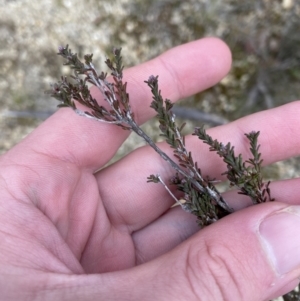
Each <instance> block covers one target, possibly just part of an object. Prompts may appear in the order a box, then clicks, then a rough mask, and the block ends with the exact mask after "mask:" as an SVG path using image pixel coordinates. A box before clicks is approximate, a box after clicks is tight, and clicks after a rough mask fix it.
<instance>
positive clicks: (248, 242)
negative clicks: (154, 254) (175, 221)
mask: <svg viewBox="0 0 300 301" xmlns="http://www.w3.org/2000/svg"><path fill="white" fill-rule="evenodd" d="M299 227H300V208H299V207H298V206H291V207H288V206H286V205H283V204H281V203H276V202H274V203H267V204H261V205H258V206H253V207H251V208H247V209H244V210H241V211H239V212H237V213H234V214H232V215H230V216H228V217H225V218H224V219H222V220H221V221H219V222H218V223H215V224H213V225H211V226H209V227H207V228H205V229H204V230H203V231H201V232H198V233H197V234H195V235H194V236H192V237H191V238H190V239H189V240H187V241H186V242H185V243H183V244H181V245H179V246H178V247H177V248H175V249H174V250H172V251H171V252H168V253H167V254H165V255H164V256H161V257H159V258H157V259H155V260H152V261H150V262H148V263H147V264H143V265H140V266H138V267H136V268H133V269H130V270H124V271H121V272H116V273H108V274H104V275H90V276H88V277H87V276H84V275H79V276H78V277H76V279H74V277H69V278H68V277H65V279H63V280H62V279H59V280H58V279H55V280H56V282H55V281H54V280H53V279H52V281H49V282H48V285H49V284H51V285H53V287H60V288H61V286H60V285H58V284H59V281H63V283H64V284H65V285H66V286H67V287H68V295H67V296H68V298H69V299H66V300H79V299H80V298H81V300H82V299H84V300H94V299H96V298H97V297H98V296H101V297H102V298H104V299H107V300H119V299H120V298H121V299H125V300H148V299H152V300H216V301H218V300H245V301H247V300H249V301H251V300H270V299H272V298H275V297H278V296H280V295H282V294H284V293H287V292H288V291H289V290H291V289H293V288H294V287H295V286H296V284H297V283H298V282H299V280H298V277H299V273H300V259H299V256H298V253H299V248H300V239H299V238H298V229H299ZM150 247H151V246H150V245H149V248H150ZM287 254H289V256H287ZM76 283H77V284H76ZM99 283H101V285H99ZM133 287H134V289H132V288H133ZM70 288H71V289H70ZM116 288H117V289H116ZM60 293H61V294H63V293H64V289H61V290H60ZM64 296H65V295H64ZM78 296H80V297H78ZM149 296H150V297H149ZM105 297H106V298H105ZM76 298H77V299H76Z"/></svg>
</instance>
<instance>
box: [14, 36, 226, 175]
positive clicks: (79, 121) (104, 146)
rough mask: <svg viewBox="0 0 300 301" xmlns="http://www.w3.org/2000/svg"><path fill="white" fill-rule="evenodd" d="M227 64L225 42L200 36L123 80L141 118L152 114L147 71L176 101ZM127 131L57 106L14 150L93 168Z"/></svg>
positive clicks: (210, 79)
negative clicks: (57, 108) (30, 151)
mask: <svg viewBox="0 0 300 301" xmlns="http://www.w3.org/2000/svg"><path fill="white" fill-rule="evenodd" d="M230 64H231V56H230V52H229V50H228V48H227V46H226V45H225V44H224V43H223V42H222V41H220V40H218V39H214V38H206V39H202V40H198V41H195V42H191V43H188V44H185V45H181V46H178V47H176V48H174V49H171V50H169V51H167V52H166V53H164V54H162V55H161V56H159V57H157V58H155V59H153V60H151V61H149V62H147V63H144V64H142V65H140V66H137V67H133V68H130V69H128V70H127V71H125V81H127V82H128V92H129V93H130V102H131V105H132V107H133V111H134V113H135V115H136V116H137V120H138V122H139V123H143V122H145V121H146V120H147V119H149V118H151V117H152V116H153V115H154V111H153V110H152V109H150V108H149V105H150V102H151V98H152V96H151V95H150V89H149V88H148V87H147V85H146V84H145V83H144V80H147V79H148V77H149V76H150V75H152V74H155V75H159V81H160V88H161V90H162V92H163V95H164V97H167V98H170V99H171V100H172V101H177V100H178V99H180V98H182V97H187V96H189V95H192V94H194V93H196V92H198V91H201V90H203V89H206V88H208V87H210V86H212V85H214V84H216V83H217V82H218V81H219V80H221V79H222V78H223V77H224V75H225V74H226V73H227V72H228V70H229V68H230ZM99 101H100V102H101V99H100V100H99ZM128 135H129V132H128V131H124V130H122V129H120V128H118V127H117V126H114V125H108V124H103V123H100V122H96V121H94V120H89V119H86V118H82V117H80V116H77V115H75V114H74V112H73V111H71V110H70V109H61V110H59V111H58V112H57V113H56V114H54V115H53V116H51V117H50V118H49V119H48V120H47V121H46V122H44V123H43V124H42V125H41V126H40V127H39V128H38V129H37V130H35V131H34V132H33V133H32V134H31V135H30V136H29V137H28V138H27V139H26V141H25V142H24V143H22V145H20V146H19V151H21V150H22V153H26V151H25V150H24V149H26V148H31V149H32V148H33V149H34V150H35V151H36V152H38V153H42V154H47V155H51V157H55V158H59V159H63V160H64V161H65V160H69V161H70V160H71V161H72V162H75V163H76V164H77V165H79V166H82V167H84V168H91V169H92V170H96V169H98V168H99V167H101V166H102V165H103V164H105V163H106V162H107V161H108V160H109V159H110V158H111V157H112V156H113V155H114V153H115V152H116V151H117V149H118V148H119V146H120V145H121V144H122V142H123V141H124V140H125V139H126V137H127V136H128ZM36 141H38V143H37V142H36Z"/></svg>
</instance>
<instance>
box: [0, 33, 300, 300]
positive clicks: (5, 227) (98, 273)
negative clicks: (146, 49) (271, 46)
mask: <svg viewBox="0 0 300 301" xmlns="http://www.w3.org/2000/svg"><path fill="white" fill-rule="evenodd" d="M230 64H231V56H230V52H229V50H228V48H227V47H226V46H225V45H224V44H223V43H222V42H221V41H219V40H217V39H212V38H207V39H202V40H199V41H195V42H192V43H189V44H186V45H182V46H179V47H177V48H174V49H172V50H170V51H168V52H166V53H165V54H163V55H161V56H160V57H158V58H156V59H154V60H152V61H149V62H147V63H145V64H142V65H140V66H138V67H134V68H130V69H128V70H127V71H126V72H125V78H126V81H127V82H128V88H129V93H130V95H131V104H132V107H133V111H134V112H135V116H136V117H137V119H138V121H139V123H143V122H145V121H146V120H147V119H149V118H151V117H152V116H153V110H151V109H150V108H149V104H150V101H151V95H150V92H149V91H148V88H147V86H146V85H144V84H143V81H144V80H145V79H147V78H148V76H149V75H150V74H159V78H160V87H161V89H162V94H163V95H164V97H167V98H169V99H171V100H172V101H176V100H178V99H180V98H183V97H187V96H189V95H192V94H194V93H196V92H198V91H201V90H204V89H206V88H208V87H210V86H212V85H214V84H215V83H217V82H218V81H219V80H221V79H222V77H223V76H224V75H225V74H226V73H227V72H228V70H229V68H230ZM95 93H97V92H95ZM98 96H99V95H98ZM99 101H100V102H101V97H100V96H99ZM298 108H299V103H297V102H295V103H292V104H288V105H286V106H283V107H280V108H277V109H273V110H270V111H266V112H261V113H258V114H255V115H252V116H248V117H245V118H243V119H240V120H238V121H236V122H232V123H230V124H228V125H225V126H222V127H217V128H214V129H211V130H210V131H209V133H210V134H211V135H212V136H213V137H215V138H217V139H219V140H220V141H224V142H227V141H230V142H232V143H233V145H235V146H236V150H237V152H241V153H243V154H244V155H247V151H248V150H247V148H245V143H244V142H245V138H244V133H247V132H250V131H251V130H260V131H261V135H260V143H261V152H262V155H263V158H264V163H265V164H270V163H273V162H276V161H279V160H282V159H285V158H288V157H291V156H295V155H298V154H299V149H300V147H299V146H300V138H299V139H297V129H298V128H299V124H300V121H299V118H298V117H297V110H298ZM127 136H128V132H127V131H124V130H122V129H120V128H118V127H116V126H114V125H108V124H102V123H98V122H94V121H92V120H88V119H85V118H81V117H79V116H77V115H75V114H74V112H73V111H72V110H70V109H60V110H59V111H58V112H57V113H55V114H54V115H53V116H51V117H50V118H49V119H48V120H46V121H45V122H44V123H43V124H42V125H40V126H39V127H38V128H37V129H36V130H35V131H34V132H33V133H31V134H30V135H29V136H28V137H27V138H26V139H24V140H23V141H22V142H21V143H19V144H18V145H17V146H15V147H14V148H12V149H11V150H10V151H9V152H7V153H6V154H4V155H3V156H2V157H0V195H1V198H0V292H1V295H0V300H112V301H113V300H251V301H252V300H269V299H270V298H271V297H275V296H278V295H281V294H283V293H285V292H287V291H289V290H291V289H292V288H293V287H294V286H296V284H297V283H298V279H297V277H298V276H299V274H300V269H299V267H300V259H299V257H297V255H298V249H299V246H300V240H299V239H297V236H296V234H297V230H298V228H299V225H300V218H299V216H300V207H298V206H297V204H298V203H299V199H298V195H299V193H298V191H299V192H300V185H298V184H299V183H298V180H297V179H294V180H288V181H280V182H276V183H272V184H271V189H272V197H275V198H276V200H277V201H278V202H272V203H266V204H262V205H257V206H253V207H251V208H246V209H243V210H241V211H239V212H236V213H234V214H231V215H230V216H227V217H225V218H224V219H222V220H220V221H218V222H217V223H215V224H213V225H211V226H209V227H207V228H205V229H203V230H200V231H198V226H197V224H196V222H195V219H194V217H193V216H192V215H190V214H188V213H185V212H184V211H182V210H181V209H180V208H178V207H177V208H172V209H170V206H171V205H172V199H170V197H169V195H168V194H167V193H166V191H165V190H164V188H163V187H161V186H159V185H155V184H147V183H146V178H147V176H148V175H149V174H151V173H159V174H161V175H162V176H163V177H164V178H168V177H170V176H171V174H172V173H173V171H172V170H170V169H169V167H168V165H167V164H165V163H164V162H163V161H162V159H161V158H160V157H159V156H158V155H157V154H156V153H155V152H153V150H152V149H150V148H149V147H143V148H140V149H138V150H136V151H134V152H132V153H131V154H130V155H128V156H126V157H125V158H123V159H122V160H120V161H119V162H117V163H115V164H113V165H111V166H109V167H107V168H104V169H102V170H101V171H99V172H96V171H97V170H99V168H101V167H102V166H104V165H105V163H107V162H108V161H109V159H110V158H111V157H112V156H113V155H114V153H115V152H116V151H117V149H118V148H119V146H120V145H121V144H122V142H123V141H124V140H125V139H126V138H127ZM283 137H284V142H283ZM186 143H187V146H188V148H189V149H191V150H194V157H195V158H196V159H198V161H199V163H200V165H201V169H202V172H203V174H207V175H209V176H210V177H213V178H214V177H215V178H218V177H219V175H220V174H221V173H222V172H223V171H224V170H225V167H224V165H222V163H220V161H218V160H216V159H215V155H214V154H210V153H209V152H208V151H207V146H205V145H202V144H201V143H200V142H199V140H198V139H197V138H196V137H188V138H187V140H186ZM162 148H165V150H166V152H167V151H169V150H168V146H164V144H162ZM197 157H198V158H197ZM225 198H226V200H227V201H228V202H229V203H230V205H231V206H232V207H234V208H235V209H242V208H243V207H246V206H247V204H246V203H245V201H244V198H242V197H241V196H240V195H236V194H234V193H227V194H225ZM294 205H295V206H294ZM196 232H197V233H196ZM193 234H194V235H193ZM190 236H191V237H190ZM188 237H190V238H189V239H187V238H188Z"/></svg>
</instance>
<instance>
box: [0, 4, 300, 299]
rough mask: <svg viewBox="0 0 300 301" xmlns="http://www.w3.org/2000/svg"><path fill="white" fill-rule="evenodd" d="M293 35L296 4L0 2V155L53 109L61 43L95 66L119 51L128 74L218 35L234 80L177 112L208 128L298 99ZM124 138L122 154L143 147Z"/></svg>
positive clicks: (280, 172)
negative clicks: (165, 54) (182, 47)
mask: <svg viewBox="0 0 300 301" xmlns="http://www.w3.org/2000/svg"><path fill="white" fill-rule="evenodd" d="M299 28H300V1H298V0H280V1H279V0H272V1H271V0H253V1H239V0H185V1H181V0H159V1H156V0H131V1H130V0H116V1H111V0H101V1H96V0H86V1H79V0H73V1H71V0H52V1H51V0H43V1H36V0H30V1H29V0H23V1H22V0H0V154H1V153H4V152H5V151H7V150H8V149H9V148H10V147H12V146H13V145H14V144H15V143H17V142H18V141H19V140H20V139H22V138H23V137H24V136H26V135H27V134H28V133H29V132H31V131H32V130H33V129H34V128H35V127H37V126H38V124H39V123H40V122H42V120H43V119H45V118H46V117H47V116H49V114H51V113H53V112H54V111H55V107H56V105H57V103H56V102H55V101H54V100H53V99H51V98H49V96H47V95H45V94H44V91H45V90H46V89H48V88H49V84H50V83H51V82H55V81H56V80H57V79H58V78H59V77H60V75H61V74H66V72H67V71H66V69H65V68H64V67H62V61H61V59H60V58H59V57H57V56H56V51H57V47H58V46H59V45H65V44H67V43H68V44H69V45H70V47H71V48H72V49H73V50H75V51H77V52H78V54H79V55H83V54H85V53H91V52H92V53H94V58H95V60H96V61H97V65H98V66H99V68H101V67H104V66H103V58H104V57H105V54H106V53H109V52H110V51H111V48H112V47H113V46H118V47H119V46H120V47H122V48H123V56H124V63H125V64H126V65H127V66H130V65H134V64H137V63H140V62H143V61H145V60H148V59H150V58H153V57H155V56H156V55H158V54H160V53H161V52H163V51H165V50H167V49H169V48H171V47H173V46H176V45H180V44H182V43H186V42H189V41H192V40H195V39H199V38H202V37H204V36H217V37H220V38H221V39H223V40H224V41H225V42H226V43H227V44H228V45H229V47H230V49H231V51H232V53H233V66H232V70H231V72H230V74H229V75H228V76H227V77H226V78H225V79H223V80H222V81H221V83H219V84H218V85H216V86H215V87H212V88H211V89H209V90H207V91H205V92H203V93H201V94H199V95H194V96H193V97H190V98H189V99H186V100H185V101H184V102H181V104H179V106H180V107H181V108H179V109H178V115H179V116H185V118H190V119H195V117H193V116H191V115H190V111H188V110H187V111H185V109H186V108H193V111H195V112H199V114H200V115H199V116H200V117H199V116H198V117H196V119H197V118H198V120H196V121H194V122H191V126H193V125H195V124H199V122H203V121H205V122H207V123H208V124H212V125H213V124H217V123H218V122H219V123H222V122H226V120H227V121H230V120H234V119H237V118H239V117H241V116H244V115H247V114H250V113H252V112H256V111H259V110H264V109H269V108H272V107H276V106H279V105H282V104H284V103H287V102H289V101H293V100H296V99H299V98H300V97H299V95H300V85H299V80H300V68H299V66H300V47H299V45H300V35H299ZM184 114H185V115H184ZM201 114H202V115H201ZM210 114H214V115H210ZM201 116H202V117H201ZM203 116H204V119H203ZM205 118H206V119H205ZM213 118H217V120H218V121H217V122H216V123H214V121H212V120H213ZM207 120H208V121H207ZM210 121H211V122H210ZM151 126H152V125H151V124H150V127H151ZM130 139H131V140H130ZM130 139H129V142H127V144H125V145H124V146H123V148H122V149H121V152H120V154H119V156H122V155H124V153H126V152H128V151H130V149H132V148H133V147H136V146H137V145H139V143H141V142H139V141H137V140H135V139H136V138H134V137H133V138H130ZM299 163H300V162H299V159H297V158H295V159H291V160H289V161H287V162H285V164H280V163H279V164H277V165H275V167H271V168H269V169H268V175H269V177H271V178H278V177H284V178H285V177H289V178H290V177H295V176H298V175H299V171H298V169H297V168H295V166H299ZM286 300H288V299H286ZM289 300H296V299H289ZM297 300H298V299H297Z"/></svg>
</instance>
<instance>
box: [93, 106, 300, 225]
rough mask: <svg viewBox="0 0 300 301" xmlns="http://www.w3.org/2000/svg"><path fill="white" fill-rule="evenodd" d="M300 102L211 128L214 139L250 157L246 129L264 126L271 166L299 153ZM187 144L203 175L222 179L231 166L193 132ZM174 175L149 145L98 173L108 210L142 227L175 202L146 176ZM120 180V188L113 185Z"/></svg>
mask: <svg viewBox="0 0 300 301" xmlns="http://www.w3.org/2000/svg"><path fill="white" fill-rule="evenodd" d="M299 106H300V102H294V103H290V104H287V105H284V106H282V107H279V108H276V109H272V110H269V111H264V112H260V113H257V114H253V115H251V116H247V117H245V118H241V119H239V120H237V121H235V122H232V123H230V124H228V125H224V126H220V127H218V128H213V129H210V130H209V131H208V132H209V134H211V135H212V137H213V138H216V139H218V140H220V141H222V142H224V143H227V142H229V141H230V142H232V145H234V146H235V151H236V154H239V153H241V154H242V155H243V157H244V158H245V159H246V158H249V157H250V154H249V143H248V142H247V140H246V137H245V136H244V133H249V132H250V131H251V130H260V131H261V135H260V136H259V144H261V148H260V152H261V153H262V158H263V159H264V164H271V163H273V162H276V161H279V160H284V159H286V158H289V157H292V156H295V155H299V154H300V151H299V150H300V138H299V139H298V138H297V137H298V136H299V135H297V129H298V128H299V127H300V121H299V118H298V113H297V112H298V111H299ZM286 120H289V122H286ZM281 141H284V143H281ZM186 144H187V147H188V150H192V152H193V157H194V160H195V161H197V162H198V163H199V167H200V168H201V171H202V174H203V176H206V175H208V176H209V177H210V178H221V176H220V175H221V173H223V172H224V171H226V166H225V164H224V163H223V162H222V160H221V159H220V158H218V156H217V154H215V153H212V152H209V150H208V146H207V145H206V144H203V143H202V142H201V141H200V140H199V139H198V138H196V137H195V136H188V137H187V139H186ZM159 147H160V148H162V149H163V151H164V152H166V153H167V154H168V155H170V156H171V157H172V150H171V149H170V147H169V146H167V145H166V144H165V143H160V144H159ZM129 170H130V177H129V176H128V171H129ZM174 173H175V171H174V170H173V169H172V167H171V166H170V165H169V164H168V163H167V162H165V161H164V160H163V159H161V158H160V157H159V156H158V155H157V154H156V153H155V152H154V151H153V150H152V149H151V148H150V147H148V146H147V147H142V148H139V149H137V150H136V151H134V152H132V153H131V154H129V155H128V156H126V157H125V158H123V159H122V160H120V161H119V162H117V163H116V164H114V165H112V166H110V167H108V168H106V169H104V170H103V171H101V172H100V173H99V174H98V175H97V180H98V184H99V187H100V189H101V192H102V196H103V198H104V199H106V200H108V201H109V202H107V204H106V207H107V211H108V213H109V214H113V212H118V213H119V217H120V216H121V217H122V219H119V220H118V221H119V222H126V223H127V224H128V225H130V226H132V227H133V228H134V229H135V230H137V229H139V228H140V227H143V226H145V225H146V224H147V223H151V222H152V221H153V220H154V219H156V218H158V217H159V216H160V215H161V214H162V213H163V212H165V211H166V210H168V208H169V207H170V206H171V204H172V203H173V202H174V200H173V199H172V198H170V197H169V195H168V193H167V192H166V191H165V189H164V188H163V187H162V186H161V185H159V184H153V183H147V182H146V178H147V177H148V176H149V175H150V174H160V175H161V176H162V178H163V179H164V180H165V182H166V183H168V179H170V178H171V177H172V176H173V175H174ZM116 182H117V183H118V185H117V186H116V185H115V184H114V183H116ZM133 183H134V185H132V184H133ZM128 187H130V189H128ZM238 206H239V205H238ZM238 206H237V207H238ZM242 206H243V204H242ZM129 208H130V210H129Z"/></svg>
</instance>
